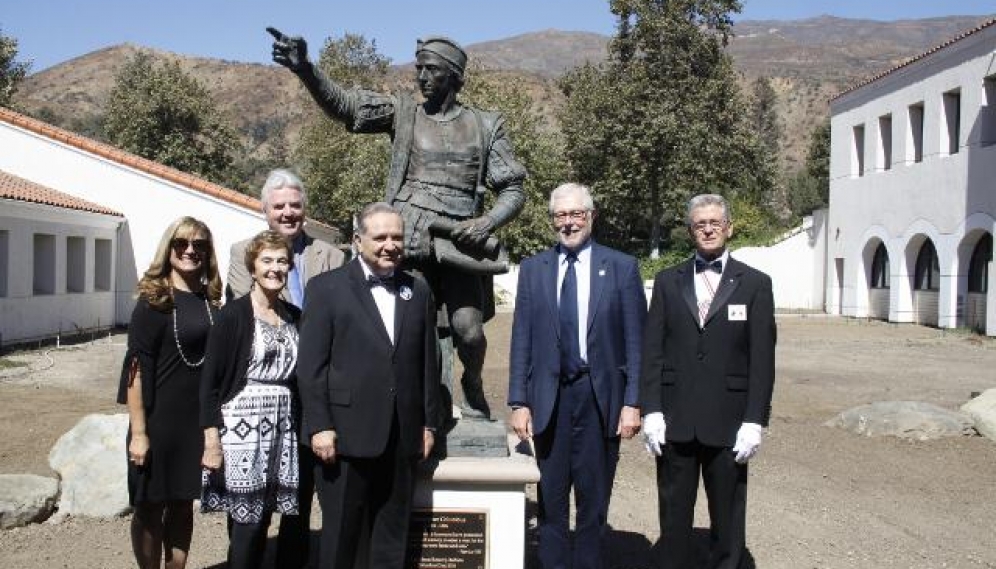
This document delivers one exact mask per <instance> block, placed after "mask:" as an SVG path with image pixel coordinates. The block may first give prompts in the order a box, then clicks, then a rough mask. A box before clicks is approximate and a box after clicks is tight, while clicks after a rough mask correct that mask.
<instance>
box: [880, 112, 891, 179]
mask: <svg viewBox="0 0 996 569" xmlns="http://www.w3.org/2000/svg"><path fill="white" fill-rule="evenodd" d="M878 169H879V170H891V169H892V115H883V116H881V117H878Z"/></svg>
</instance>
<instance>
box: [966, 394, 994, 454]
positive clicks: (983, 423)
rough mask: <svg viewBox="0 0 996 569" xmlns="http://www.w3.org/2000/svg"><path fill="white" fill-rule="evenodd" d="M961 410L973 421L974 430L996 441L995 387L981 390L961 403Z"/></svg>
mask: <svg viewBox="0 0 996 569" xmlns="http://www.w3.org/2000/svg"><path fill="white" fill-rule="evenodd" d="M961 411H962V413H965V414H966V415H968V416H969V417H971V418H972V420H973V421H975V430H976V431H979V434H980V435H982V436H984V437H986V438H988V439H990V440H993V441H996V388H994V389H987V390H985V391H983V392H982V393H981V394H980V395H978V396H977V397H976V398H975V399H972V400H971V401H969V402H968V403H966V404H964V405H962V406H961Z"/></svg>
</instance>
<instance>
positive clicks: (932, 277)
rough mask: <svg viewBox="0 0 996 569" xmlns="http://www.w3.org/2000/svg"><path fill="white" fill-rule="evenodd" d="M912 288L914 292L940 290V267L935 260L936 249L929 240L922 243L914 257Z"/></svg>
mask: <svg viewBox="0 0 996 569" xmlns="http://www.w3.org/2000/svg"><path fill="white" fill-rule="evenodd" d="M913 288H915V289H916V290H939V289H940V288H941V266H940V264H939V262H938V260H937V249H934V244H933V242H931V240H930V239H927V241H926V242H924V244H923V245H922V246H921V247H920V252H919V253H918V254H917V256H916V271H915V272H914V274H913Z"/></svg>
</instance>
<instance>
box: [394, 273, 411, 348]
mask: <svg viewBox="0 0 996 569" xmlns="http://www.w3.org/2000/svg"><path fill="white" fill-rule="evenodd" d="M395 275H396V276H397V282H398V292H397V294H395V295H394V350H397V349H398V344H399V343H400V342H398V339H399V338H401V330H402V329H403V328H404V327H405V320H406V317H407V316H408V310H409V309H410V308H411V307H412V306H414V305H413V304H412V303H411V302H408V301H409V300H411V299H412V295H413V294H414V291H415V279H413V278H412V276H411V275H409V274H407V273H402V272H400V271H399V272H397V273H395ZM405 287H407V290H408V293H407V294H406V296H408V298H407V299H406V298H404V297H402V294H401V293H402V289H404V288H405Z"/></svg>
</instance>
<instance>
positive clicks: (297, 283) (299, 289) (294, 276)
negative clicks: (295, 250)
mask: <svg viewBox="0 0 996 569" xmlns="http://www.w3.org/2000/svg"><path fill="white" fill-rule="evenodd" d="M303 257H304V255H294V267H293V268H292V269H291V270H290V272H289V273H287V292H289V293H290V297H291V304H293V305H294V306H296V307H298V308H303V307H304V284H303V283H302V282H301V273H300V272H299V268H298V267H300V266H301V265H300V264H298V259H301V260H303Z"/></svg>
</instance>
